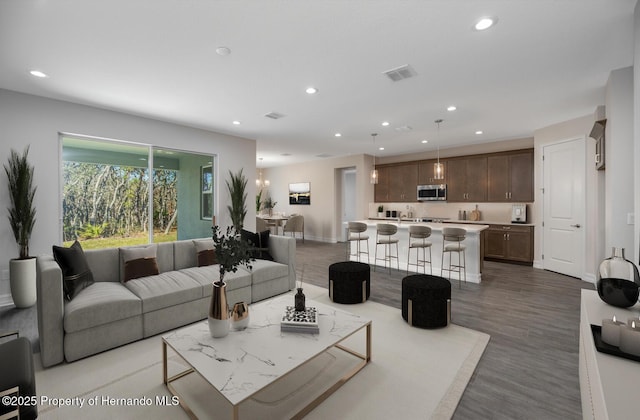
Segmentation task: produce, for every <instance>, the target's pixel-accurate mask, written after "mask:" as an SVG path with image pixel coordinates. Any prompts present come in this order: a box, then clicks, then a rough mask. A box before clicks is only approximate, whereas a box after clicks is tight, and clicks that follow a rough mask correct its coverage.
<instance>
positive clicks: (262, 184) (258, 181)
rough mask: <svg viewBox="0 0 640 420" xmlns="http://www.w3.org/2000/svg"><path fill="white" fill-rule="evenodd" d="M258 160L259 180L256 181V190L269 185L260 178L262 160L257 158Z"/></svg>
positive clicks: (267, 181)
mask: <svg viewBox="0 0 640 420" xmlns="http://www.w3.org/2000/svg"><path fill="white" fill-rule="evenodd" d="M259 160H260V175H259V178H258V179H256V187H258V188H262V187H268V186H269V184H270V183H269V180H268V179H263V178H262V158H259Z"/></svg>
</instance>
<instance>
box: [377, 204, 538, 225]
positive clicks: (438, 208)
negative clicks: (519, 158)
mask: <svg viewBox="0 0 640 420" xmlns="http://www.w3.org/2000/svg"><path fill="white" fill-rule="evenodd" d="M477 204H478V210H480V220H487V221H489V222H495V223H508V222H510V221H511V204H512V203H477ZM378 206H382V207H383V209H384V210H383V212H385V213H386V211H387V210H390V211H394V210H395V211H396V212H398V213H399V214H400V215H401V217H411V218H419V217H435V218H449V219H451V220H459V218H458V213H459V212H460V211H466V213H467V215H469V213H470V212H471V211H472V210H475V208H476V203H369V217H378ZM527 207H528V209H527V211H528V218H529V220H528V222H529V223H531V214H532V211H533V208H532V207H533V204H532V203H527ZM467 217H469V216H467Z"/></svg>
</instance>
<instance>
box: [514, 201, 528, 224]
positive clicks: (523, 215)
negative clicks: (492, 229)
mask: <svg viewBox="0 0 640 420" xmlns="http://www.w3.org/2000/svg"><path fill="white" fill-rule="evenodd" d="M511 223H527V205H526V204H514V205H513V206H512V207H511Z"/></svg>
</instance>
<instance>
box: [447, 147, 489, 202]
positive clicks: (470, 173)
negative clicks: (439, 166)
mask: <svg viewBox="0 0 640 420" xmlns="http://www.w3.org/2000/svg"><path fill="white" fill-rule="evenodd" d="M446 178H447V201H450V202H462V201H471V202H483V201H487V156H486V155H482V156H466V157H463V158H454V159H448V160H447V170H446Z"/></svg>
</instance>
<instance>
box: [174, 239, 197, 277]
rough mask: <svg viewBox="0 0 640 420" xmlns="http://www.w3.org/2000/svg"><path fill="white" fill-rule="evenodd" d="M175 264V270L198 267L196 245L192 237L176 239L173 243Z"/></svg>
mask: <svg viewBox="0 0 640 420" xmlns="http://www.w3.org/2000/svg"><path fill="white" fill-rule="evenodd" d="M173 259H174V261H173V266H174V268H173V269H174V270H182V269H183V268H189V267H196V266H197V265H198V261H197V260H196V247H195V245H194V244H193V240H192V239H186V240H182V241H175V242H174V243H173Z"/></svg>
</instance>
